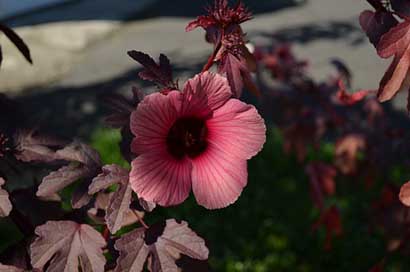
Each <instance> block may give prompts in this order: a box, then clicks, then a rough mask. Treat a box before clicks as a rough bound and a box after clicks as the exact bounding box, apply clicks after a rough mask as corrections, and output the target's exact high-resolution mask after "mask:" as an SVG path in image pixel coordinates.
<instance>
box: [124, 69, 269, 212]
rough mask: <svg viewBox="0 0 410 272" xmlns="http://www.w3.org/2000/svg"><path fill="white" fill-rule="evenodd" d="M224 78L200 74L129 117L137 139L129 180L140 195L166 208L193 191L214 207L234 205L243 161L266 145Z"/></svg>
mask: <svg viewBox="0 0 410 272" xmlns="http://www.w3.org/2000/svg"><path fill="white" fill-rule="evenodd" d="M231 97H232V93H231V89H230V87H229V84H228V82H227V80H226V79H225V78H224V77H222V76H220V75H217V74H213V73H209V72H204V73H202V74H199V75H197V76H195V78H193V79H191V80H189V81H188V82H187V83H186V84H185V87H184V89H183V91H182V92H180V91H171V92H169V93H168V94H167V95H164V94H161V93H154V94H151V95H148V96H146V97H145V98H144V100H143V101H142V102H141V103H140V104H139V105H138V107H137V109H136V110H135V111H134V112H133V113H132V114H131V131H132V133H133V134H134V135H135V138H134V140H133V142H132V145H131V148H132V151H133V152H134V153H136V154H138V155H139V156H138V157H137V158H136V159H134V160H133V161H132V169H131V173H130V182H131V186H132V188H133V190H134V191H135V192H136V193H137V194H138V196H139V197H141V198H143V199H145V200H147V201H153V202H156V203H158V204H159V205H162V206H171V205H177V204H180V203H182V202H183V201H184V200H185V199H186V198H187V197H188V195H189V193H190V191H191V187H192V190H193V192H194V195H195V198H196V200H197V202H198V203H199V204H200V205H202V206H204V207H206V208H208V209H217V208H223V207H226V206H228V205H229V204H231V203H233V202H235V201H236V199H237V198H238V197H239V195H240V194H241V192H242V189H243V188H244V187H245V185H246V183H247V174H248V172H247V163H246V161H247V160H248V159H250V158H251V157H253V156H255V155H256V154H257V153H258V152H259V151H260V150H261V149H262V146H263V144H264V142H265V132H266V127H265V124H264V121H263V119H262V118H261V116H260V115H259V114H258V112H257V110H256V109H255V107H254V106H252V105H247V104H245V103H243V102H241V101H239V100H238V99H234V98H231Z"/></svg>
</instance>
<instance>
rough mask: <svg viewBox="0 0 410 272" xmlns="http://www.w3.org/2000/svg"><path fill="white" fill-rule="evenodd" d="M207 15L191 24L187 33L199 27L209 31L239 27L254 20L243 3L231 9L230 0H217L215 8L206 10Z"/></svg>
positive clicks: (239, 2)
mask: <svg viewBox="0 0 410 272" xmlns="http://www.w3.org/2000/svg"><path fill="white" fill-rule="evenodd" d="M206 11H207V15H201V16H199V17H198V18H197V19H196V20H194V21H192V22H190V23H189V24H188V25H187V27H186V28H185V31H191V30H193V29H195V28H197V27H202V28H204V29H208V28H209V27H211V26H216V27H219V28H227V27H229V26H231V25H235V24H237V25H239V24H241V23H243V22H246V21H248V20H250V19H252V13H251V12H249V11H248V9H247V8H246V7H245V6H244V4H243V3H242V2H241V1H237V3H236V5H235V6H234V7H230V6H229V3H228V0H216V1H215V2H214V5H213V6H209V7H207V8H206Z"/></svg>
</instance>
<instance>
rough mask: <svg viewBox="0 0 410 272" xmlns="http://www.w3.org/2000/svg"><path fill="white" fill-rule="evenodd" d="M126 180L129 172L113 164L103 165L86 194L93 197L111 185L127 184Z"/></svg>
mask: <svg viewBox="0 0 410 272" xmlns="http://www.w3.org/2000/svg"><path fill="white" fill-rule="evenodd" d="M128 179H129V171H128V170H127V169H125V168H122V167H120V166H118V165H115V164H111V165H104V166H103V167H102V173H100V174H99V175H98V176H96V177H95V178H94V179H93V181H92V183H91V184H90V186H89V187H88V193H89V194H91V195H93V194H95V193H97V192H99V191H101V190H104V189H107V188H108V187H110V186H111V185H113V184H128Z"/></svg>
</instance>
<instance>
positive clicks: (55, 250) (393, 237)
mask: <svg viewBox="0 0 410 272" xmlns="http://www.w3.org/2000/svg"><path fill="white" fill-rule="evenodd" d="M367 1H368V2H369V4H370V5H371V6H372V7H373V8H374V11H373V10H366V11H363V12H362V14H361V15H360V24H361V26H362V28H363V30H364V31H365V33H366V34H367V36H368V37H369V40H370V42H371V43H372V44H373V45H374V46H375V48H376V49H377V52H378V54H379V56H380V57H382V58H389V57H392V56H394V59H393V62H392V64H391V65H390V67H389V68H388V70H387V72H386V74H385V75H384V77H383V78H382V79H381V82H380V86H379V88H378V89H377V90H359V91H356V92H354V93H351V92H350V91H349V89H350V86H351V81H352V75H351V73H350V71H349V69H348V67H347V66H346V65H345V64H344V63H343V62H342V61H340V60H337V59H334V60H333V61H332V64H333V65H334V67H335V71H336V73H334V74H333V75H331V76H330V77H329V78H328V80H326V81H324V82H317V81H316V80H314V79H313V78H311V77H310V76H309V74H308V73H307V69H308V62H307V61H306V60H299V59H298V58H297V57H296V56H295V55H294V54H293V52H292V48H291V46H290V45H289V44H282V43H280V42H273V43H272V45H270V46H254V48H252V46H248V45H249V44H248V41H247V39H246V35H245V33H244V31H243V29H242V27H241V24H242V23H244V22H246V21H248V20H250V19H252V14H251V13H250V11H248V10H247V9H246V7H245V6H244V5H243V4H242V3H241V2H240V1H238V2H237V4H236V5H234V6H229V5H228V1H227V0H215V2H214V4H213V5H211V6H209V7H207V9H206V11H207V14H206V15H203V16H199V17H198V18H197V19H196V20H194V21H192V22H190V23H189V24H188V26H187V27H186V31H191V30H193V29H195V28H198V27H201V28H203V29H204V30H205V38H206V41H207V42H208V43H210V44H211V45H212V46H213V51H212V54H211V55H210V57H209V58H208V61H207V62H206V64H205V65H204V66H203V69H202V71H200V72H199V73H198V74H196V75H195V76H193V77H192V78H191V79H189V80H187V81H186V82H185V83H184V84H183V86H180V82H179V81H178V80H177V79H175V78H174V76H173V70H172V65H171V62H170V60H169V59H168V57H167V56H165V55H163V54H161V55H160V56H159V60H158V62H156V61H155V60H154V59H153V58H152V57H150V56H149V55H147V54H145V53H143V52H139V51H136V50H131V51H129V52H128V55H129V56H130V57H131V58H132V59H134V60H135V61H137V62H138V63H139V64H141V65H142V67H143V69H142V71H141V72H140V73H139V74H138V75H139V77H140V78H141V79H143V80H146V81H150V82H152V83H154V84H155V85H156V86H157V90H156V91H155V92H153V93H150V94H147V93H145V92H144V91H142V90H138V89H137V88H133V90H132V94H133V95H132V97H131V98H129V99H128V98H125V97H123V96H120V95H116V94H112V95H108V96H106V97H104V101H103V102H104V104H105V105H106V106H108V107H109V108H110V109H111V114H110V115H109V116H107V117H106V118H105V121H106V124H107V125H108V126H110V127H112V128H115V129H119V130H120V131H121V136H122V138H121V142H120V146H119V149H120V150H121V154H122V156H123V158H124V160H125V161H127V162H128V163H127V164H125V165H122V166H120V165H117V164H104V163H103V162H102V160H101V158H100V155H99V153H98V152H97V151H96V150H94V149H93V148H92V147H90V146H89V145H87V144H85V143H83V142H81V141H79V140H73V141H71V140H66V139H60V138H57V137H54V136H50V135H49V134H48V133H46V132H45V131H42V130H39V129H37V128H35V127H32V126H30V124H27V122H26V120H27V118H26V117H25V116H24V112H23V111H21V110H20V107H19V105H17V104H16V102H15V101H13V100H11V99H9V98H7V97H6V96H4V95H1V96H0V113H1V114H0V120H1V122H0V161H1V164H0V186H1V187H2V188H0V196H1V197H0V216H1V217H7V216H8V217H10V219H11V220H12V221H13V223H14V224H15V225H16V226H17V227H18V228H19V230H20V232H21V233H22V234H23V235H24V237H22V239H21V241H20V242H19V243H18V244H15V245H12V246H11V247H9V248H8V249H7V250H6V251H5V252H6V253H4V254H2V256H6V257H5V258H3V257H2V258H1V262H2V263H3V264H0V270H4V271H27V270H32V271H97V272H98V271H143V270H144V269H145V268H147V269H149V270H150V271H179V270H183V271H207V270H209V267H208V265H207V259H208V255H209V250H208V248H207V245H206V242H205V240H204V239H203V238H201V237H200V236H199V235H198V234H196V233H195V232H194V231H193V230H192V229H191V228H190V227H189V226H188V223H187V222H185V221H180V220H177V219H174V218H170V219H166V218H164V219H163V220H162V221H160V222H157V223H154V224H150V225H149V224H147V223H146V221H147V220H146V218H148V217H149V216H150V214H151V213H154V212H155V209H156V207H157V206H161V207H170V206H175V205H180V204H182V203H183V202H184V201H185V200H186V199H187V198H188V196H189V195H190V192H191V191H192V192H193V195H194V197H195V199H196V202H197V204H198V205H200V206H203V207H205V208H206V209H209V210H212V209H222V208H225V207H227V206H229V205H231V204H233V203H234V202H235V201H236V200H237V199H238V198H239V197H240V195H241V193H242V190H243V189H244V187H245V186H246V185H247V179H248V169H247V161H248V160H249V159H251V158H252V157H254V156H255V155H256V154H258V153H259V152H260V151H261V150H262V147H263V145H264V143H265V140H266V126H265V121H264V119H263V118H262V117H261V115H262V116H263V117H264V118H265V120H266V122H267V123H268V124H270V125H271V126H275V127H277V128H278V129H279V131H280V132H281V134H282V136H283V139H284V140H283V150H284V152H285V153H286V154H289V155H290V154H294V156H295V157H296V159H297V161H298V163H299V166H300V167H301V168H302V169H304V172H305V174H306V175H307V176H308V178H309V188H310V197H311V200H312V204H313V206H314V207H315V209H316V211H317V214H316V221H314V222H312V230H313V231H320V230H322V229H324V231H325V239H324V245H323V248H324V250H327V251H330V250H332V248H333V245H334V242H335V239H336V240H337V239H340V238H341V237H343V235H344V226H345V224H346V217H345V214H344V211H343V207H341V206H342V205H341V204H340V203H339V202H338V201H337V200H335V199H337V195H338V194H348V193H349V192H352V191H354V190H357V188H358V187H359V186H361V187H364V188H365V190H367V191H373V192H377V193H376V194H373V196H372V198H371V199H370V200H369V201H368V202H366V203H363V204H362V205H363V207H364V210H366V214H365V215H363V216H365V217H366V218H367V220H366V221H367V222H368V226H366V228H368V234H369V235H373V234H374V235H380V233H382V236H383V238H384V240H385V244H386V247H385V248H386V253H385V255H384V256H377V258H378V259H379V261H378V262H376V263H375V264H374V265H373V267H371V265H372V264H370V265H369V269H370V270H369V271H373V272H374V271H383V268H384V267H385V266H388V262H389V258H390V257H391V256H392V255H393V254H396V253H399V254H403V255H407V254H408V253H409V247H408V245H409V241H408V240H409V238H410V231H409V224H410V217H409V214H410V209H409V206H410V182H408V183H405V184H404V185H403V186H402V187H401V189H400V188H399V187H400V186H398V185H399V184H398V182H400V183H402V181H397V180H392V174H391V173H392V172H394V171H399V172H402V169H404V168H405V167H407V166H408V165H409V164H410V161H409V159H408V153H409V151H410V145H409V144H408V140H409V136H408V133H407V131H408V130H409V129H410V123H409V122H408V120H407V119H408V118H407V117H403V116H402V115H401V114H399V113H398V112H397V110H395V109H394V108H392V107H391V106H390V105H382V104H380V102H384V101H387V100H390V99H391V98H393V97H394V95H395V94H396V93H397V92H399V91H400V90H402V89H409V88H410V85H409V83H410V78H409V67H410V2H408V1H403V0H390V1H381V0H367ZM0 31H2V32H3V33H4V34H5V35H6V36H7V37H8V38H9V39H10V40H11V41H12V42H13V43H14V44H15V45H16V46H17V48H18V49H19V50H20V51H21V52H22V54H23V55H24V56H25V57H26V59H27V60H28V61H29V62H31V57H30V53H29V49H28V47H27V46H26V45H25V44H24V42H23V41H22V40H21V39H20V38H19V37H18V35H17V34H15V33H14V32H13V31H12V30H11V29H9V28H7V27H5V26H0ZM0 53H1V51H0ZM0 61H1V54H0ZM245 89H246V90H249V91H250V92H251V93H252V94H253V96H252V97H251V99H255V100H257V101H258V102H257V104H259V105H258V106H259V107H258V108H259V112H260V113H261V115H260V114H259V112H258V110H257V109H256V108H255V107H254V106H253V105H250V104H247V103H245V102H244V101H243V100H241V99H242V98H243V97H244V95H243V90H245ZM324 145H330V146H331V147H332V148H333V151H332V156H331V157H323V156H321V155H320V152H319V151H320V150H321V149H322V148H323V146H324ZM45 169H47V170H45ZM22 175H26V176H27V175H30V180H31V181H32V183H31V184H27V183H24V184H22V183H21V182H20V183H19V182H18V179H19V178H20V177H21V176H22ZM342 183H343V184H342ZM400 185H402V184H400ZM341 188H342V189H341ZM363 202H364V201H363ZM33 210H35V211H38V212H33ZM291 227H292V226H289V228H291ZM363 250H365V249H363Z"/></svg>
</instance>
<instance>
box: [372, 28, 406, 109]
mask: <svg viewBox="0 0 410 272" xmlns="http://www.w3.org/2000/svg"><path fill="white" fill-rule="evenodd" d="M377 53H378V54H379V56H380V57H382V58H390V57H391V56H394V59H393V61H392V63H391V65H390V66H389V68H388V70H387V71H386V73H385V74H384V76H383V78H382V80H381V81H380V88H379V92H378V94H377V98H378V99H379V101H380V102H384V101H387V100H390V99H391V98H392V97H393V96H394V95H396V94H397V92H399V91H401V90H404V91H409V88H410V77H409V73H408V71H409V67H410V21H404V22H401V23H400V24H398V25H397V26H395V27H393V28H392V29H390V30H389V32H387V33H386V34H384V35H383V36H382V38H381V39H380V42H379V44H378V45H377Z"/></svg>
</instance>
